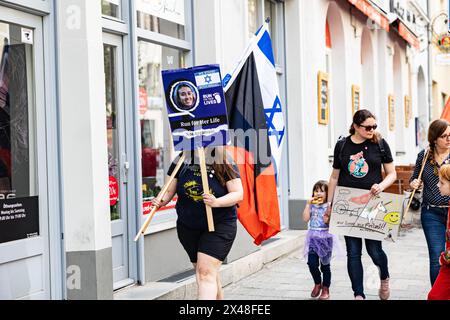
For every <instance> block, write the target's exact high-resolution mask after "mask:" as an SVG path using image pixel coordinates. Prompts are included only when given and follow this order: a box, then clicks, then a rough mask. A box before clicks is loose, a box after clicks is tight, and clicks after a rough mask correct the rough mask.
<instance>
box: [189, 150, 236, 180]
mask: <svg viewBox="0 0 450 320" xmlns="http://www.w3.org/2000/svg"><path fill="white" fill-rule="evenodd" d="M205 154H206V155H205V160H206V164H207V165H210V166H211V167H212V169H213V170H214V171H215V175H216V177H217V180H219V183H220V184H221V185H222V186H223V187H225V186H226V183H227V181H229V180H233V179H236V178H237V177H238V172H236V171H235V169H234V168H233V166H232V165H231V164H230V160H229V159H228V155H227V151H226V149H225V148H224V147H215V148H212V149H209V148H206V149H205ZM185 156H186V159H191V160H192V163H193V162H194V152H191V151H185Z"/></svg>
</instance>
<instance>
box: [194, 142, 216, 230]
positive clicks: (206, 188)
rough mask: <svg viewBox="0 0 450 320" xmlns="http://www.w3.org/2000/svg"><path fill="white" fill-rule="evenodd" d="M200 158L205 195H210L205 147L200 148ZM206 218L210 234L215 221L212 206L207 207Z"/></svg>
mask: <svg viewBox="0 0 450 320" xmlns="http://www.w3.org/2000/svg"><path fill="white" fill-rule="evenodd" d="M197 150H198V157H199V159H200V171H201V173H202V185H203V193H204V194H209V182H208V172H207V171H206V160H205V149H204V148H203V147H201V148H198V149H197ZM205 206H206V218H207V219H208V230H209V232H214V220H213V214H212V209H211V207H210V206H208V205H206V204H205Z"/></svg>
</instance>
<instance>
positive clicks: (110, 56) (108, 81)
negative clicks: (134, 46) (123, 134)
mask: <svg viewBox="0 0 450 320" xmlns="http://www.w3.org/2000/svg"><path fill="white" fill-rule="evenodd" d="M103 50H104V51H103V52H104V63H105V88H106V128H107V138H108V170H109V179H110V184H113V186H112V185H110V193H111V192H112V193H113V197H114V196H117V198H116V200H114V201H111V202H110V214H111V221H114V220H118V219H120V217H121V216H120V202H119V200H120V198H119V197H118V196H119V195H118V194H117V193H118V190H119V189H118V185H119V183H118V182H119V181H120V172H119V137H118V134H119V133H118V130H117V92H116V90H117V88H116V47H114V46H111V45H106V44H105V45H104V46H103ZM111 188H112V189H111Z"/></svg>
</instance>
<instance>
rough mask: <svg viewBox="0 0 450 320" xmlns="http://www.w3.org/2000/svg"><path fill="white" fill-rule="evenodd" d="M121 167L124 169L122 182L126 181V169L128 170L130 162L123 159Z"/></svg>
mask: <svg viewBox="0 0 450 320" xmlns="http://www.w3.org/2000/svg"><path fill="white" fill-rule="evenodd" d="M123 168H124V169H125V170H124V172H123V183H128V171H129V170H130V162H128V161H125V162H124V163H123Z"/></svg>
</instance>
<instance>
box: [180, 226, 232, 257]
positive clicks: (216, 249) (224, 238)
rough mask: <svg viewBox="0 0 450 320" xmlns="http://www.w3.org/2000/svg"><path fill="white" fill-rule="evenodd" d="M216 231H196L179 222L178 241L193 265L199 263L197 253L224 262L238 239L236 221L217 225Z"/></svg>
mask: <svg viewBox="0 0 450 320" xmlns="http://www.w3.org/2000/svg"><path fill="white" fill-rule="evenodd" d="M214 229H215V231H214V232H209V231H208V230H196V229H191V228H188V227H186V226H185V225H183V224H182V223H180V222H177V233H178V239H180V242H181V244H182V245H183V247H184V250H186V252H187V254H188V255H189V259H190V260H191V262H192V263H197V253H198V252H201V253H204V254H206V255H208V256H211V257H213V258H216V259H218V260H220V261H222V262H223V261H224V260H225V258H226V257H227V256H228V253H229V252H230V250H231V246H232V245H233V242H234V239H235V238H236V232H237V224H236V221H233V222H226V223H220V224H216V225H215V226H214Z"/></svg>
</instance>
